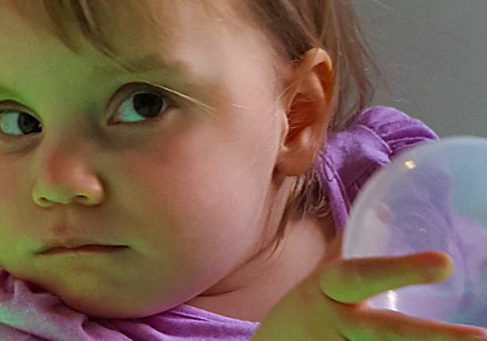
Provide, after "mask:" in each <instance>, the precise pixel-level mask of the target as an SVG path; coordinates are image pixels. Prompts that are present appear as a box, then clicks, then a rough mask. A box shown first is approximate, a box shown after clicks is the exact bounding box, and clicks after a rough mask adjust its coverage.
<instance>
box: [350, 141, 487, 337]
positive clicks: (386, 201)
mask: <svg viewBox="0 0 487 341" xmlns="http://www.w3.org/2000/svg"><path fill="white" fill-rule="evenodd" d="M426 250H438V251H442V252H445V253H447V254H448V255H450V256H451V257H452V259H453V261H454V265H455V270H454V273H453V275H452V276H451V277H449V278H448V279H447V280H445V281H443V282H439V283H430V284H420V285H412V286H407V287H403V288H400V289H397V290H391V291H388V292H386V293H382V294H380V295H377V296H375V297H372V298H371V299H369V300H368V303H369V305H370V306H372V307H373V308H378V309H391V310H395V311H399V312H401V313H405V314H408V315H411V316H415V317H421V318H427V319H434V320H438V321H444V322H449V323H461V324H470V325H476V326H481V327H484V328H487V139H485V138H480V137H471V136H458V137H448V138H443V139H441V140H439V141H434V142H425V143H422V144H420V145H417V146H416V147H413V148H412V149H409V150H407V151H406V152H404V153H402V154H400V155H398V156H397V157H396V158H394V159H393V160H392V162H391V163H390V164H387V165H385V166H384V167H383V168H381V169H380V170H379V171H377V173H375V174H374V175H373V176H372V177H371V179H370V180H369V181H368V182H367V183H366V184H365V185H364V187H363V189H362V190H361V192H360V193H359V195H358V196H357V198H356V201H355V203H354V205H353V207H352V209H351V212H350V219H349V221H348V223H347V226H346V229H345V234H344V240H343V257H344V258H356V257H375V256H400V255H408V254H412V253H416V252H421V251H426Z"/></svg>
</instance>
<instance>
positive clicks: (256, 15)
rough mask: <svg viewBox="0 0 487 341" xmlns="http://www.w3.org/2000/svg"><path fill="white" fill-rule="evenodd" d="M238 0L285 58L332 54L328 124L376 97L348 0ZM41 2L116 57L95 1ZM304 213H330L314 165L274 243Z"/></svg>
mask: <svg viewBox="0 0 487 341" xmlns="http://www.w3.org/2000/svg"><path fill="white" fill-rule="evenodd" d="M201 1H203V0H201ZM203 2H204V1H203ZM137 3H138V2H133V3H131V4H130V5H131V6H136V7H137V6H138V8H137V11H138V10H140V11H143V10H144V6H143V5H137ZM238 3H239V5H241V6H243V8H244V9H245V10H246V11H245V12H246V13H245V14H243V13H242V15H246V16H247V17H248V18H246V19H249V21H251V23H252V24H253V25H256V27H259V28H261V29H262V30H263V31H264V32H265V33H266V34H267V35H268V36H269V37H270V38H271V41H273V42H276V43H277V45H275V46H274V47H275V49H276V52H277V53H280V55H281V56H282V54H284V56H282V57H284V58H286V59H287V60H289V61H292V62H297V61H299V60H300V58H301V57H302V56H303V55H304V53H305V52H306V51H308V50H309V49H310V48H313V47H320V48H323V49H325V50H326V51H327V52H328V53H329V54H330V57H331V59H332V63H333V66H334V73H335V80H337V79H336V77H338V84H339V87H336V88H335V89H334V93H333V100H334V101H335V103H336V107H335V112H334V116H333V119H332V121H331V123H330V127H329V128H328V130H329V131H331V132H338V131H341V130H344V129H347V128H348V126H349V125H350V124H352V123H353V121H354V119H355V117H356V116H357V115H358V114H359V113H360V112H361V111H362V110H363V109H365V108H366V107H367V106H368V105H369V104H370V102H371V101H372V98H373V95H374V88H373V86H372V84H371V81H370V78H369V76H368V74H367V70H368V66H371V67H372V68H373V69H374V70H375V71H376V73H378V74H380V71H379V69H378V67H377V65H376V64H375V62H374V60H373V58H372V57H371V52H370V51H368V44H367V42H366V40H365V37H364V36H363V33H362V28H361V26H360V23H359V21H358V17H357V16H356V14H355V13H354V11H353V8H352V5H351V3H350V1H349V0H241V1H239V2H238ZM41 4H42V5H43V6H44V8H45V9H46V12H47V14H48V18H49V20H50V23H51V24H53V25H54V26H53V27H54V31H53V32H54V33H55V34H56V35H57V37H58V38H59V39H61V40H62V41H63V42H64V43H65V44H66V45H67V46H68V47H69V48H71V49H72V48H73V45H72V42H71V41H70V39H69V34H68V32H67V30H66V26H65V24H66V23H68V25H75V26H76V27H77V28H78V29H79V30H80V31H81V33H82V34H83V36H84V37H85V38H86V39H87V40H88V41H89V42H90V43H91V44H93V45H94V46H95V47H96V48H98V50H99V51H101V52H102V53H104V54H105V55H107V56H110V57H111V58H113V59H115V60H116V59H117V58H118V57H117V54H116V53H114V49H113V47H112V46H111V45H110V42H109V39H108V38H107V37H105V36H104V32H103V31H102V30H101V29H100V26H101V25H102V22H101V21H99V22H97V20H96V19H99V17H100V15H99V13H96V11H95V8H94V6H95V5H94V4H93V2H88V0H41ZM100 4H101V5H103V4H102V3H100V2H99V3H98V4H97V5H100ZM209 4H210V3H209V2H207V3H206V4H205V6H208V7H206V9H207V10H209V9H210V7H212V8H214V7H215V6H209ZM104 6H107V5H106V4H104ZM106 8H107V7H106ZM147 18H148V19H149V20H151V23H153V24H155V23H157V20H156V19H154V17H152V16H150V14H149V15H148V17H147ZM290 128H292V124H291V125H290ZM290 133H292V132H291V131H290ZM305 215H308V216H314V217H321V218H323V217H326V216H328V215H330V208H329V205H328V198H327V197H326V195H325V192H324V188H323V184H322V183H321V182H320V180H319V178H318V175H317V173H316V170H315V169H314V167H310V168H309V169H308V170H307V171H306V172H305V173H304V174H303V175H301V176H299V177H297V180H296V182H295V184H294V187H293V189H292V191H291V194H290V196H289V198H288V200H287V203H286V205H285V209H284V213H283V216H282V219H281V221H280V224H279V227H278V230H277V232H276V234H275V238H274V239H273V240H272V241H271V243H275V242H276V241H277V243H276V245H275V249H277V247H278V245H279V242H280V241H281V239H282V237H283V236H284V230H285V226H286V225H287V223H288V220H289V219H290V217H301V218H302V217H304V216H305ZM275 249H274V250H275Z"/></svg>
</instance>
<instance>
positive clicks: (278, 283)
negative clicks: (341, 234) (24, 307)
mask: <svg viewBox="0 0 487 341" xmlns="http://www.w3.org/2000/svg"><path fill="white" fill-rule="evenodd" d="M19 3H20V2H16V1H4V2H2V11H0V32H7V31H8V32H9V34H7V35H0V50H1V51H2V53H1V54H0V87H2V88H7V89H9V90H10V92H0V113H1V112H3V113H4V114H5V113H7V112H8V113H9V115H10V117H11V118H10V119H9V120H10V121H9V122H12V121H13V119H12V115H15V114H17V115H18V114H19V113H20V112H23V113H26V114H28V115H30V116H32V117H34V118H35V119H37V120H38V121H39V122H40V124H41V125H42V131H41V132H37V133H31V134H27V135H24V136H17V137H15V136H7V135H6V133H5V132H4V131H2V130H0V174H1V175H2V176H1V177H0V193H1V195H0V217H1V219H0V264H1V265H2V267H4V268H5V269H6V270H7V271H8V272H10V273H11V274H12V275H14V276H15V277H18V278H21V279H25V280H27V281H29V282H30V283H32V284H33V287H39V288H41V289H44V290H47V291H50V292H52V293H54V294H56V295H57V296H59V297H60V298H61V299H62V300H63V301H64V302H65V303H66V304H67V305H68V306H70V307H72V308H73V309H75V310H78V311H81V312H84V313H86V314H88V315H91V316H95V317H106V318H137V317H143V316H149V315H152V314H155V313H158V312H161V311H164V310H168V309H170V308H172V307H175V306H177V305H180V304H182V303H187V304H190V305H192V306H195V307H199V308H203V309H206V310H208V311H212V312H215V313H219V314H223V315H226V316H229V317H234V318H239V319H244V320H251V321H261V320H262V319H263V318H264V316H265V315H266V314H267V313H268V312H269V310H270V309H271V308H272V306H274V305H275V303H276V302H277V301H278V300H279V299H280V298H281V297H283V296H284V294H285V293H286V292H288V291H289V290H290V289H291V288H292V287H294V286H295V285H296V284H297V283H299V282H300V281H302V280H303V279H304V278H306V277H307V276H308V275H309V274H310V273H312V272H313V271H314V270H315V268H316V267H317V266H318V264H319V263H320V260H321V259H322V257H323V256H324V254H325V252H326V245H327V241H328V240H329V239H330V238H331V234H330V231H331V230H332V226H333V222H332V221H331V220H329V219H328V220H318V219H313V218H309V217H307V218H306V219H304V220H302V221H299V220H296V219H294V220H291V221H290V223H289V224H288V226H287V231H289V233H288V234H286V236H285V238H284V241H283V242H282V244H281V247H280V248H279V249H278V251H277V252H276V253H275V254H274V255H273V256H272V257H271V258H269V259H267V256H268V253H269V252H270V251H271V248H270V247H269V248H267V249H266V250H265V252H263V253H261V254H258V251H259V248H260V247H261V246H263V245H266V242H267V241H269V240H270V238H271V237H272V236H273V234H274V232H275V230H276V229H277V226H278V222H279V220H280V217H281V215H282V212H283V209H284V205H285V202H286V199H287V196H288V195H289V193H290V190H291V186H292V184H293V181H294V179H295V176H297V175H300V174H303V173H304V172H305V171H306V170H307V169H308V168H309V167H310V166H311V165H312V163H313V161H314V159H315V157H316V154H317V152H318V150H319V148H321V147H322V145H320V144H319V143H318V144H317V143H316V141H321V139H323V138H326V127H328V125H329V122H330V120H331V117H332V116H331V112H332V110H331V107H330V103H331V102H330V97H331V93H332V89H333V80H332V70H333V66H332V63H331V60H330V57H329V55H328V54H327V52H326V51H324V50H318V49H313V50H310V51H309V52H308V53H307V54H306V55H305V56H304V58H303V59H302V60H301V61H300V63H298V64H296V65H295V66H293V65H291V64H287V65H286V64H282V68H280V70H281V72H283V73H285V75H286V80H287V81H288V82H289V84H293V87H291V88H290V90H289V91H288V92H286V94H285V96H283V97H282V99H281V100H280V101H279V102H277V105H275V103H276V94H275V91H274V90H275V88H274V86H275V85H276V84H275V83H274V81H273V80H274V75H273V74H272V73H273V68H272V66H273V65H274V64H275V63H276V58H275V56H274V54H273V51H271V50H270V47H269V44H268V43H267V42H266V40H265V39H264V35H263V34H262V33H261V32H259V31H255V30H254V29H252V27H251V26H250V25H247V24H246V23H244V22H239V19H238V18H230V17H227V18H226V20H223V21H216V20H212V18H210V17H209V16H208V15H207V14H205V13H204V12H203V11H200V10H198V8H197V7H193V6H191V5H189V2H178V3H177V5H175V4H172V6H175V7H177V8H178V10H181V12H179V11H177V13H184V16H181V15H177V14H174V15H172V16H170V18H167V20H166V21H165V24H166V25H167V26H168V27H171V28H173V29H174V31H175V32H178V34H177V35H174V36H171V37H169V38H170V39H167V40H164V41H160V40H161V39H155V37H153V36H151V35H150V34H149V33H147V32H149V31H150V30H147V31H144V30H143V25H141V24H140V22H139V21H138V20H139V19H137V18H135V17H134V18H132V17H130V16H127V14H126V13H127V12H124V11H123V10H124V6H125V5H126V4H125V2H120V3H119V2H117V5H115V6H114V8H113V11H114V14H113V15H114V16H115V17H116V16H117V15H123V13H125V16H123V20H125V22H126V25H123V26H122V27H118V28H117V29H118V31H113V32H111V34H110V35H109V36H110V37H114V43H115V44H117V46H119V47H120V50H121V53H122V54H123V55H124V56H129V57H140V56H143V55H145V54H148V53H153V54H158V55H160V56H161V57H163V58H164V59H165V60H166V61H167V62H168V63H170V64H177V65H178V66H179V67H180V68H181V69H183V71H184V73H185V74H186V76H185V77H181V76H173V75H169V74H161V72H159V71H157V72H150V73H141V74H137V75H134V74H132V75H129V74H124V73H122V72H121V71H120V69H119V68H118V67H117V66H116V65H115V64H114V63H113V62H112V61H110V60H109V59H108V58H106V57H105V56H103V55H102V54H101V53H99V52H97V51H96V50H94V49H93V48H92V47H91V46H90V45H89V44H88V43H85V42H84V41H83V39H82V38H81V37H78V39H76V41H77V42H78V43H79V44H80V46H81V47H82V52H81V53H80V54H79V55H76V54H74V53H73V52H71V51H70V50H68V49H67V48H66V47H65V46H64V45H63V44H62V43H61V42H60V41H58V40H57V39H56V38H54V37H53V36H51V35H50V34H49V32H48V31H47V30H43V29H42V27H41V26H39V27H34V26H32V25H31V23H29V22H28V20H27V18H28V17H29V15H31V16H35V17H36V18H37V20H39V21H40V22H42V20H44V19H43V14H42V12H41V11H40V10H38V9H35V6H31V5H32V3H31V2H29V6H27V7H25V6H21V5H20V4H19ZM24 4H25V2H24ZM124 4H125V5H124ZM156 4H157V3H156V2H152V1H147V6H154V9H153V11H154V13H157V11H161V8H162V7H161V8H160V7H158V6H156ZM228 4H230V2H228ZM228 6H230V5H228ZM161 15H162V13H161ZM131 20H133V21H134V22H131ZM229 22H232V24H231V25H229V24H228V23H229ZM133 27H136V28H137V29H139V30H140V35H138V34H139V31H135V30H134V29H133ZM111 28H112V29H114V28H113V27H111ZM134 36H135V37H138V39H132V40H130V37H134ZM183 37H184V39H183ZM256 51H258V53H256ZM215 61H218V62H215ZM302 72H304V75H305V77H304V78H303V79H301V80H300V81H299V82H296V80H297V79H298V78H297V75H298V74H299V73H302ZM134 82H151V83H157V82H161V83H162V84H164V85H165V86H167V87H169V88H172V89H176V90H177V91H179V92H182V93H185V94H188V95H190V96H192V97H194V98H196V99H198V100H199V101H201V102H202V103H205V104H207V105H208V106H210V107H212V108H213V109H214V114H210V112H208V110H205V108H204V107H202V106H201V105H196V104H194V103H191V102H189V101H187V100H184V99H182V98H177V99H175V100H176V102H177V106H176V107H174V108H171V109H169V110H167V111H164V112H161V114H160V119H154V120H148V119H144V118H142V117H139V122H140V123H144V124H138V125H134V124H133V123H128V122H123V120H124V118H123V117H122V116H121V114H120V112H121V110H120V105H121V104H122V103H123V102H125V103H127V102H128V103H131V102H130V101H131V100H133V96H132V95H133V94H134V93H135V92H136V91H139V90H147V89H146V88H143V89H140V88H136V87H135V88H133V89H132V90H131V92H126V93H121V92H120V88H121V87H122V86H123V85H125V84H129V83H134ZM189 84H191V86H189ZM14 93H15V94H14ZM303 98H305V99H308V101H306V102H303ZM130 114H131V116H132V117H137V116H136V112H135V111H134V110H132V111H131V113H130ZM0 115H1V114H0ZM294 115H306V117H308V118H309V120H307V121H306V122H305V123H300V124H297V125H296V128H295V130H294V131H293V138H287V137H288V136H289V135H288V134H289V120H290V119H292V118H293V117H294ZM5 117H6V116H3V119H6V118H5ZM1 119H2V116H0V120H1ZM111 120H115V121H117V123H118V124H114V123H113V122H112V121H111ZM11 129H12V128H11ZM9 132H10V130H9ZM2 133H3V134H2ZM269 212H270V213H271V215H270V217H271V219H270V220H269V221H268V222H266V217H267V214H268V213H269ZM324 232H325V233H324ZM69 237H83V238H88V239H92V240H96V241H98V242H100V243H102V244H111V245H125V246H127V248H126V249H124V250H123V251H120V252H117V253H110V254H108V253H106V254H104V253H102V254H91V255H86V254H85V255H79V254H65V255H53V256H44V255H39V254H37V252H38V251H39V249H40V248H41V247H42V245H43V244H44V243H45V242H46V241H48V240H62V239H65V238H69ZM254 256H255V257H254Z"/></svg>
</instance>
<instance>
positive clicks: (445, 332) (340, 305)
mask: <svg viewBox="0 0 487 341" xmlns="http://www.w3.org/2000/svg"><path fill="white" fill-rule="evenodd" d="M341 239H342V235H340V236H339V237H337V238H336V239H335V241H334V242H333V243H332V244H331V245H330V249H331V253H328V256H327V257H326V259H325V262H324V264H323V266H322V267H321V270H320V271H318V272H317V273H314V274H313V275H312V276H310V277H308V278H306V279H305V280H304V281H302V282H301V283H300V284H298V285H297V286H296V287H295V288H293V289H292V290H291V291H290V292H289V293H288V294H286V296H284V297H283V298H282V299H281V300H280V301H279V302H278V303H277V304H276V305H275V306H274V307H273V309H272V310H271V312H270V313H269V314H268V315H267V316H266V318H265V319H264V321H262V322H261V325H260V327H259V328H258V329H257V332H256V333H255V334H254V336H253V338H252V340H253V341H274V340H275V341H278V340H279V341H294V340H296V341H298V340H299V341H314V340H316V341H318V340H319V341H335V340H353V341H379V340H391V341H399V340H401V341H403V340H408V341H409V340H425V341H426V340H427V341H436V340H437V341H453V340H455V341H468V340H487V330H485V329H482V328H477V327H472V326H466V325H458V324H448V323H444V322H437V321H433V320H426V319H420V318H415V317H411V316H407V315H404V314H401V313H398V312H394V311H391V310H376V309H372V308H369V307H368V305H367V303H366V302H361V301H363V300H366V299H367V298H370V297H372V296H375V295H377V294H379V293H382V292H384V291H387V290H391V289H397V288H399V287H402V286H406V285H411V284H420V283H430V282H436V281H442V280H444V279H446V278H447V277H448V276H450V274H451V273H452V270H453V263H452V261H451V259H450V258H449V257H448V256H447V255H446V254H444V253H441V252H423V253H418V254H415V255H410V256H405V257H384V258H362V259H349V260H343V259H341V258H340V254H341V251H340V245H341Z"/></svg>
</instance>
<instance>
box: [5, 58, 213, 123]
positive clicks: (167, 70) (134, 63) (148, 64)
mask: <svg viewBox="0 0 487 341" xmlns="http://www.w3.org/2000/svg"><path fill="white" fill-rule="evenodd" d="M117 60H118V62H117V61H116V62H115V64H116V65H118V67H119V68H118V69H116V70H108V69H107V68H106V67H98V68H97V72H96V74H97V75H98V76H99V75H100V73H103V74H104V75H114V74H119V73H125V74H129V75H132V74H144V73H152V72H156V71H157V72H158V73H162V74H163V75H165V76H167V77H169V78H171V79H172V80H173V81H174V80H176V82H177V83H179V84H180V85H181V86H187V84H188V81H187V80H186V79H187V77H188V75H187V74H185V73H184V72H183V71H182V70H181V66H176V65H183V62H178V63H176V64H173V65H171V64H169V63H167V62H165V61H164V60H162V59H161V58H160V57H159V56H157V55H155V54H149V55H145V56H143V57H139V58H135V59H125V58H117ZM144 82H145V83H148V84H152V85H155V86H157V87H160V88H163V89H164V90H166V91H168V92H171V93H173V94H174V95H177V96H180V97H181V98H184V99H186V100H188V101H190V102H192V103H195V104H197V105H199V106H201V107H203V108H205V109H206V110H207V111H208V112H209V113H212V114H214V108H213V107H211V106H209V105H208V104H206V103H204V102H202V101H200V100H198V99H195V98H193V97H190V96H188V95H186V94H184V93H181V92H179V91H176V90H174V89H171V88H168V87H166V86H164V85H162V84H159V83H152V82H150V81H147V80H144ZM200 91H201V90H200ZM0 94H2V95H6V96H8V97H12V98H15V99H18V100H20V101H22V102H24V99H23V98H22V97H21V96H19V95H18V94H17V93H15V92H13V91H11V90H10V89H7V88H5V87H2V85H0Z"/></svg>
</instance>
